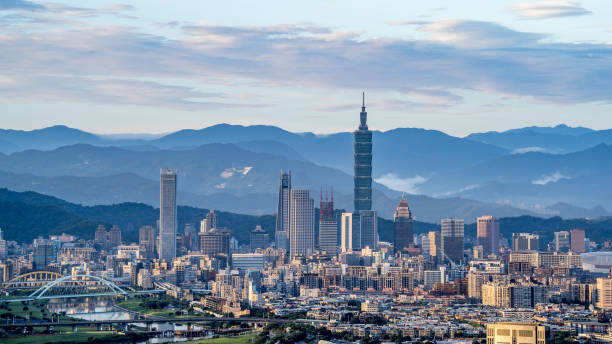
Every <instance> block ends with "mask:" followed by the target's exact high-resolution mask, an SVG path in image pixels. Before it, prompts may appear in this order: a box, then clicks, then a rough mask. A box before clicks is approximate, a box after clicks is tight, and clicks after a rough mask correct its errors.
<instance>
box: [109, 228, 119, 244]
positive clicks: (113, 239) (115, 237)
mask: <svg viewBox="0 0 612 344" xmlns="http://www.w3.org/2000/svg"><path fill="white" fill-rule="evenodd" d="M119 245H121V229H120V228H119V226H117V225H114V226H113V227H111V229H110V231H109V232H108V246H109V247H110V248H113V249H114V248H117V247H118V246H119Z"/></svg>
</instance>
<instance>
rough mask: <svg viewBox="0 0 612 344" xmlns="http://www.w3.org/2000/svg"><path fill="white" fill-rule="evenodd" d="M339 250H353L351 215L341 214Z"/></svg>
mask: <svg viewBox="0 0 612 344" xmlns="http://www.w3.org/2000/svg"><path fill="white" fill-rule="evenodd" d="M340 250H341V251H342V252H348V251H352V250H353V213H342V216H341V217H340Z"/></svg>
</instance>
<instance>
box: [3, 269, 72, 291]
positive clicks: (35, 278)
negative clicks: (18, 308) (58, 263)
mask: <svg viewBox="0 0 612 344" xmlns="http://www.w3.org/2000/svg"><path fill="white" fill-rule="evenodd" d="M62 277H64V275H62V274H59V273H57V272H52V271H32V272H28V273H25V274H23V275H19V276H17V277H15V278H13V279H11V280H10V281H8V282H4V283H2V284H0V286H1V288H2V289H3V290H11V289H33V288H38V287H42V286H44V285H46V284H48V283H49V282H52V281H55V280H57V279H59V278H62Z"/></svg>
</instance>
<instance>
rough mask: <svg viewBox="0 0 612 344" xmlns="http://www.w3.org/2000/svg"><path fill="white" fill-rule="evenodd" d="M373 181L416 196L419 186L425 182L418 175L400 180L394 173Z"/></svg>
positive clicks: (423, 178) (425, 179)
mask: <svg viewBox="0 0 612 344" xmlns="http://www.w3.org/2000/svg"><path fill="white" fill-rule="evenodd" d="M375 181H376V182H377V183H380V184H382V185H384V186H386V187H388V188H389V189H392V190H397V191H404V192H407V193H411V194H417V193H418V192H419V188H418V186H419V184H423V183H425V182H426V181H427V178H425V177H422V176H419V175H417V176H414V177H412V178H400V177H399V176H398V175H397V174H395V173H387V174H385V175H382V176H380V177H379V178H376V179H375Z"/></svg>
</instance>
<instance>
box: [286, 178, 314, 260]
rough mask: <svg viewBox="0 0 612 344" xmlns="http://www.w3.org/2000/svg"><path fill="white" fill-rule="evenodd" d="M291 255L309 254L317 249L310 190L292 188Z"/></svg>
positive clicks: (290, 218) (290, 217) (312, 201)
mask: <svg viewBox="0 0 612 344" xmlns="http://www.w3.org/2000/svg"><path fill="white" fill-rule="evenodd" d="M289 213H290V216H289V255H290V257H292V258H293V257H296V256H307V255H310V254H312V253H313V252H314V249H315V226H314V225H315V223H314V200H313V199H312V198H310V191H309V190H305V189H291V206H290V212H289Z"/></svg>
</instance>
